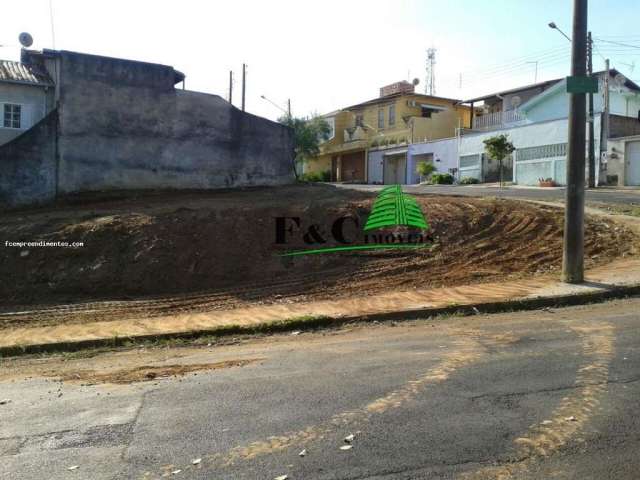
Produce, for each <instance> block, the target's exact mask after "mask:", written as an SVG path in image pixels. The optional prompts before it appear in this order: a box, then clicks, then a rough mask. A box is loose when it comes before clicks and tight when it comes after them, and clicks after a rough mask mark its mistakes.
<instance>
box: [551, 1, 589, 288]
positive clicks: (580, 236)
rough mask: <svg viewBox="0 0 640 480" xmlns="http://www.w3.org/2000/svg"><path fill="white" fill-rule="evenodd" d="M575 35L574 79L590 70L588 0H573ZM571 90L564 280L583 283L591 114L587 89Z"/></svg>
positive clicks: (572, 49)
mask: <svg viewBox="0 0 640 480" xmlns="http://www.w3.org/2000/svg"><path fill="white" fill-rule="evenodd" d="M550 26H551V25H550ZM551 28H553V27H551ZM556 28H557V27H556ZM565 36H566V35H565ZM572 37H573V39H574V41H573V42H571V77H570V78H572V79H575V78H576V77H577V78H579V77H583V78H584V77H586V73H587V0H574V2H573V34H572ZM567 90H568V91H569V92H570V94H569V118H568V127H569V128H568V129H569V135H568V148H567V189H566V192H565V195H566V200H565V217H564V241H563V245H562V246H563V248H562V281H564V282H566V283H582V282H583V281H584V157H585V128H584V127H585V122H586V113H587V112H586V102H585V92H586V89H584V88H574V87H572V89H571V90H569V83H567Z"/></svg>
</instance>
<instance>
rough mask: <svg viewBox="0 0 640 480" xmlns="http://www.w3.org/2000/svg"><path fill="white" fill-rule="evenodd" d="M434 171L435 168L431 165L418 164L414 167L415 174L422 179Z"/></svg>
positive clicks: (425, 163)
mask: <svg viewBox="0 0 640 480" xmlns="http://www.w3.org/2000/svg"><path fill="white" fill-rule="evenodd" d="M435 171H436V167H435V166H434V165H433V163H427V162H418V164H417V165H416V172H418V174H419V175H420V176H422V177H428V176H429V175H431V174H433V172H435Z"/></svg>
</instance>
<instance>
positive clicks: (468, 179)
mask: <svg viewBox="0 0 640 480" xmlns="http://www.w3.org/2000/svg"><path fill="white" fill-rule="evenodd" d="M475 183H480V180H478V179H477V178H475V177H464V178H463V179H462V180H460V185H473V184H475Z"/></svg>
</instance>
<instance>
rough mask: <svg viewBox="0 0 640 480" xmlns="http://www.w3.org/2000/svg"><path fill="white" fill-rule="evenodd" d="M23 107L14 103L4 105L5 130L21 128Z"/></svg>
mask: <svg viewBox="0 0 640 480" xmlns="http://www.w3.org/2000/svg"><path fill="white" fill-rule="evenodd" d="M21 117H22V106H20V105H16V104H13V103H5V104H4V123H3V125H4V128H20V123H21V122H20V120H21Z"/></svg>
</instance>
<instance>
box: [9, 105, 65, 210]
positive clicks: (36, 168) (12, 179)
mask: <svg viewBox="0 0 640 480" xmlns="http://www.w3.org/2000/svg"><path fill="white" fill-rule="evenodd" d="M57 120H58V116H57V112H56V111H55V110H54V111H53V112H51V113H49V115H47V116H46V117H45V118H44V119H42V120H41V121H40V122H39V123H37V124H36V125H35V126H34V127H33V128H32V129H31V130H28V131H26V132H25V133H23V134H22V135H21V136H19V137H17V138H15V139H13V140H12V141H10V142H9V143H6V144H5V145H2V146H0V206H2V207H13V206H18V205H23V204H32V203H44V202H48V201H51V200H53V199H54V198H55V194H56V128H57Z"/></svg>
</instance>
